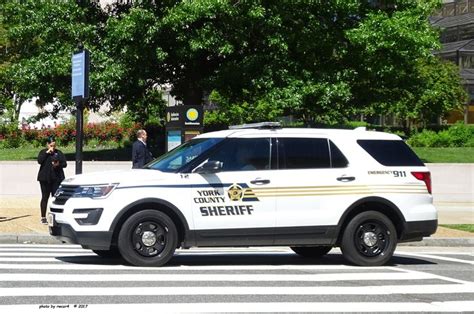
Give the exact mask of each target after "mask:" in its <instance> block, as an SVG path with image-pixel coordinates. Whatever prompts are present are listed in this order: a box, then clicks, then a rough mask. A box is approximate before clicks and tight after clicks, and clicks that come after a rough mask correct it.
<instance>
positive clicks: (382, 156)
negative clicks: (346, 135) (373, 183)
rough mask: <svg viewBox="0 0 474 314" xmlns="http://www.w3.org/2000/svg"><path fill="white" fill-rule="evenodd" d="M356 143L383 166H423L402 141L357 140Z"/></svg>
mask: <svg viewBox="0 0 474 314" xmlns="http://www.w3.org/2000/svg"><path fill="white" fill-rule="evenodd" d="M357 143H358V144H359V145H360V146H361V147H362V148H363V149H364V150H365V151H366V152H367V153H369V154H370V156H372V157H373V158H374V159H375V160H377V161H378V162H379V163H380V164H382V165H384V166H424V164H423V162H422V161H421V160H420V159H419V158H418V156H416V154H415V153H414V152H413V151H412V150H411V149H410V147H408V145H407V144H405V143H404V142H403V141H397V140H395V141H387V140H358V141H357Z"/></svg>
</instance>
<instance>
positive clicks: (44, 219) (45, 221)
mask: <svg viewBox="0 0 474 314" xmlns="http://www.w3.org/2000/svg"><path fill="white" fill-rule="evenodd" d="M41 224H43V225H47V224H48V220H46V218H44V217H42V218H41Z"/></svg>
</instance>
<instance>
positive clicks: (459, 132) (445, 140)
mask: <svg viewBox="0 0 474 314" xmlns="http://www.w3.org/2000/svg"><path fill="white" fill-rule="evenodd" d="M473 142H474V127H472V126H467V125H464V124H462V123H456V124H454V125H453V126H451V127H449V128H448V129H446V130H443V131H439V132H438V133H436V132H434V131H430V130H423V131H422V132H420V133H417V134H414V135H413V136H412V137H410V138H409V139H408V144H410V145H411V146H414V147H462V146H471V145H473ZM471 147H472V146H471Z"/></svg>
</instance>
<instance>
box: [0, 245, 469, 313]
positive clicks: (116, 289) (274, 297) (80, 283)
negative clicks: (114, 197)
mask: <svg viewBox="0 0 474 314" xmlns="http://www.w3.org/2000/svg"><path fill="white" fill-rule="evenodd" d="M239 254H240V255H243V256H244V257H245V258H247V259H248V260H249V261H250V262H249V263H242V264H239V265H229V264H225V263H221V264H219V263H217V264H218V265H214V264H213V263H209V264H204V265H200V264H202V259H203V258H205V259H206V261H210V260H212V258H213V257H214V258H215V257H222V256H227V257H228V258H229V259H230V260H232V259H235V258H239V257H237V255H239ZM265 254H269V256H271V258H269V259H268V260H267V262H268V263H251V262H252V261H253V262H255V261H257V260H258V259H260V258H262V256H265ZM403 255H407V256H417V257H430V258H433V259H440V260H445V261H448V262H459V263H463V262H464V263H466V262H469V261H468V260H463V259H462V256H461V255H459V258H458V257H457V256H456V257H455V258H451V257H446V256H442V255H441V254H440V255H433V256H432V255H430V254H429V253H424V254H415V253H403ZM445 255H446V254H445ZM293 256H294V255H293V253H291V251H289V250H288V249H284V248H282V249H278V248H270V249H265V248H249V249H247V250H245V249H241V248H239V249H232V248H229V249H216V250H213V249H197V250H179V251H178V252H177V254H176V258H177V259H179V258H185V259H186V261H188V262H186V263H181V264H180V263H174V264H173V263H171V264H170V266H166V267H161V268H147V267H132V266H127V265H122V264H121V263H120V262H118V261H114V260H107V259H101V258H99V257H98V256H96V255H95V254H94V253H93V252H92V251H90V250H82V249H81V248H80V247H78V246H70V245H4V244H0V313H32V312H41V311H42V310H45V309H48V308H49V309H53V308H52V307H54V309H55V310H56V311H58V310H61V309H62V310H64V311H66V310H67V311H68V313H71V312H72V313H75V312H78V313H79V312H80V313H87V312H89V311H91V312H104V311H106V312H111V311H114V310H117V311H120V312H123V311H126V312H128V311H134V312H137V311H141V310H143V311H146V310H148V309H151V308H155V309H157V308H159V309H160V311H159V312H160V313H163V312H247V311H252V312H328V311H350V312H368V311H376V312H402V311H410V312H421V311H428V312H436V311H471V310H472V308H474V301H471V300H472V298H471V299H469V298H468V301H466V300H460V299H457V298H456V297H457V296H459V295H473V296H474V283H473V282H470V281H466V280H461V279H454V278H450V277H446V276H441V275H437V274H433V273H429V272H424V271H415V270H409V269H404V268H402V267H394V266H384V267H355V266H348V265H343V264H337V263H333V264H331V263H329V264H327V263H322V264H317V263H314V264H310V263H291V262H290V263H287V264H281V265H280V264H278V262H276V265H272V263H274V262H275V261H274V260H275V259H277V260H278V258H282V261H287V258H292V257H293ZM191 259H192V260H194V261H201V262H197V263H195V264H193V263H189V260H191ZM295 261H296V260H295ZM298 261H301V260H298ZM467 264H469V263H467ZM408 295H410V296H416V297H410V298H407V297H404V296H408ZM438 296H439V299H437V300H436V301H435V300H431V298H434V297H438ZM377 298H378V299H377ZM373 300H378V302H374V301H373ZM407 300H425V301H413V302H406V301H407ZM430 300H431V301H430ZM79 305H82V307H79ZM40 307H42V308H40Z"/></svg>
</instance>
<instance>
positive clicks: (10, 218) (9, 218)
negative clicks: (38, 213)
mask: <svg viewBox="0 0 474 314" xmlns="http://www.w3.org/2000/svg"><path fill="white" fill-rule="evenodd" d="M30 216H31V215H23V216H17V217H0V222H7V221H12V220H16V219H21V218H26V217H30Z"/></svg>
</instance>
